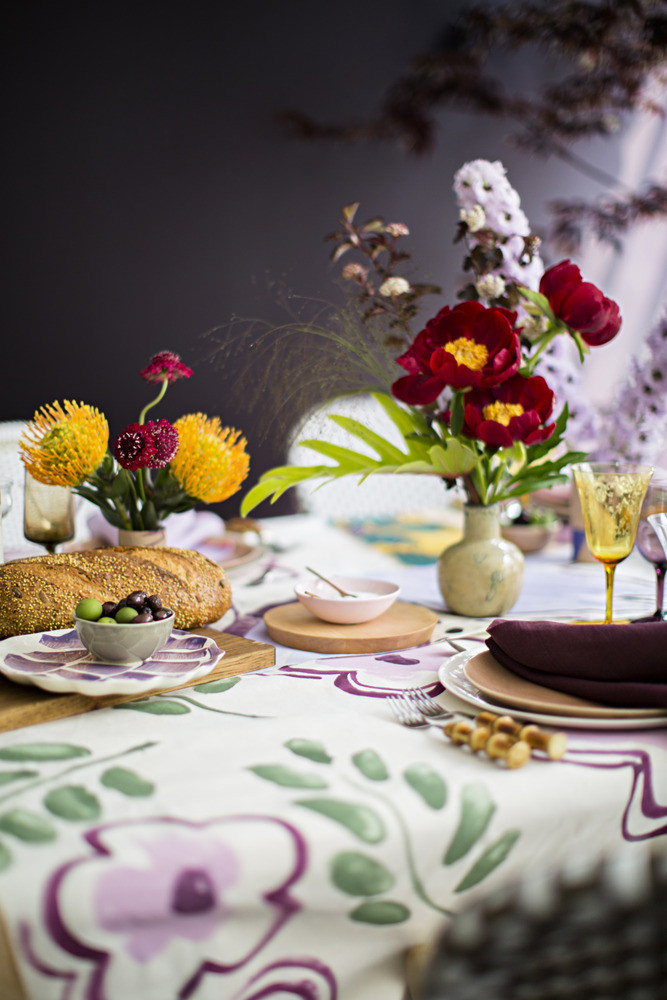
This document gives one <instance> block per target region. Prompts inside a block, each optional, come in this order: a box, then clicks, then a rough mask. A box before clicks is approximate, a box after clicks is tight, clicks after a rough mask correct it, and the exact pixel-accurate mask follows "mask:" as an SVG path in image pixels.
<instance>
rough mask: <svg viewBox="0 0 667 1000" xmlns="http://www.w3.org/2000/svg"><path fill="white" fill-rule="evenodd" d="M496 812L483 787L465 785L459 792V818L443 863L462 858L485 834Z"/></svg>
mask: <svg viewBox="0 0 667 1000" xmlns="http://www.w3.org/2000/svg"><path fill="white" fill-rule="evenodd" d="M495 811H496V807H495V805H494V803H493V802H492V801H491V796H490V795H489V793H488V791H487V789H486V786H485V785H466V786H465V787H464V789H463V791H462V792H461V818H460V819H459V825H458V826H457V828H456V832H455V833H454V836H453V838H452V841H451V843H450V845H449V847H448V848H447V853H446V854H445V859H444V863H445V864H446V865H452V864H454V862H455V861H458V860H459V859H460V858H462V857H464V856H465V855H466V854H467V853H468V851H469V850H470V849H471V848H472V847H473V846H474V845H475V844H476V843H477V841H478V840H479V838H480V837H481V836H482V835H483V834H484V833H485V831H486V828H487V827H488V825H489V823H490V822H491V817H492V816H493V814H494V812H495Z"/></svg>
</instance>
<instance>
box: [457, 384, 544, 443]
mask: <svg viewBox="0 0 667 1000" xmlns="http://www.w3.org/2000/svg"><path fill="white" fill-rule="evenodd" d="M465 403H466V405H465V410H464V423H463V432H464V433H465V434H467V435H468V436H469V437H473V438H477V439H478V440H479V441H483V442H484V444H486V445H489V446H490V447H491V448H510V447H511V445H512V443H513V442H514V441H524V442H525V443H526V444H537V443H538V442H539V441H546V439H547V438H549V437H551V435H552V434H553V430H554V426H555V424H553V423H551V424H548V425H547V426H544V423H545V421H546V420H548V419H549V417H550V416H551V411H552V410H553V405H554V394H553V392H552V391H551V389H550V388H549V386H548V385H547V383H546V382H545V380H544V379H543V378H542V376H541V375H533V376H532V377H531V378H524V377H523V375H513V376H512V378H510V379H508V380H507V382H503V383H502V385H498V386H496V387H495V388H493V389H473V390H472V392H469V393H466V396H465Z"/></svg>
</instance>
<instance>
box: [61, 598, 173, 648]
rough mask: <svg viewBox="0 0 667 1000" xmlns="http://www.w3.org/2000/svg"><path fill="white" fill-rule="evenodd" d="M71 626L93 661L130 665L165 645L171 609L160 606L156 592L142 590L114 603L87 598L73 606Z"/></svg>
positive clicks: (170, 625)
mask: <svg viewBox="0 0 667 1000" xmlns="http://www.w3.org/2000/svg"><path fill="white" fill-rule="evenodd" d="M74 627H75V628H76V631H77V635H78V636H79V639H80V640H81V642H82V643H83V645H84V646H85V647H86V649H87V650H88V652H89V653H91V654H92V655H93V656H94V657H95V659H96V660H98V661H100V662H102V663H118V664H122V665H124V666H132V665H133V664H139V663H143V662H144V661H145V660H149V659H150V658H151V656H153V655H154V654H155V653H157V651H158V650H159V649H161V648H162V646H164V644H165V643H166V642H167V639H168V638H169V636H170V635H171V633H172V629H173V627H174V612H173V611H172V610H171V608H164V607H162V601H161V600H160V598H159V597H158V596H157V595H156V594H153V595H151V596H148V595H147V594H145V593H144V592H143V591H141V590H134V591H132V593H131V594H128V595H127V597H124V598H123V599H122V600H120V601H117V602H113V601H106V602H104V603H102V602H100V601H97V600H95V599H94V598H92V597H86V598H84V599H83V600H81V601H79V603H78V604H77V606H76V608H75V609H74Z"/></svg>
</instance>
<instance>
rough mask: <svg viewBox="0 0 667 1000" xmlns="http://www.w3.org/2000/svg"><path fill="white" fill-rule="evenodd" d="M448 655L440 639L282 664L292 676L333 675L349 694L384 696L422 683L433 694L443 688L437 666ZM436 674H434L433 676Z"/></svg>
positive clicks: (337, 683)
mask: <svg viewBox="0 0 667 1000" xmlns="http://www.w3.org/2000/svg"><path fill="white" fill-rule="evenodd" d="M445 658H446V653H445V651H444V650H443V647H442V646H441V645H440V644H438V643H426V644H425V645H423V646H414V647H413V648H412V649H401V650H396V651H393V652H388V653H376V654H375V655H373V654H369V653H366V654H364V655H353V656H330V657H328V658H327V659H320V660H316V661H315V664H316V665H313V661H310V662H309V663H307V664H295V665H293V666H285V667H281V668H280V673H281V674H283V675H285V674H286V675H289V676H293V677H331V676H333V677H334V678H335V679H334V684H335V686H336V687H338V688H340V689H341V690H342V691H345V692H346V693H347V694H357V695H365V696H367V697H375V698H384V697H386V695H389V694H395V693H396V690H397V689H400V688H405V687H417V686H419V687H423V688H424V689H425V690H427V691H429V692H430V693H432V694H437V693H438V692H440V691H442V685H441V684H440V682H439V681H438V680H437V672H438V668H439V667H440V665H441V664H442V661H443V660H444V659H445ZM434 675H435V677H434Z"/></svg>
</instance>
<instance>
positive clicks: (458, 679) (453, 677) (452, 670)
mask: <svg viewBox="0 0 667 1000" xmlns="http://www.w3.org/2000/svg"><path fill="white" fill-rule="evenodd" d="M476 655H478V654H476V653H475V651H474V650H472V649H466V650H464V651H463V652H462V653H457V654H456V655H454V656H449V657H447V659H445V660H443V662H442V663H441V664H440V666H439V667H438V680H439V681H440V683H441V684H442V686H443V687H444V688H445V691H446V695H447V698H446V701H445V702H444V703H443V707H445V708H447V709H449V710H451V709H452V708H454V709H455V710H456V711H463V712H465V711H466V707H467V706H472V707H473V708H475V709H476V710H477V711H478V712H479V711H482V712H494V713H495V714H496V715H502V714H503V713H504V712H506V713H508V714H511V715H512V718H514V719H525V720H526V722H534V723H536V724H537V725H540V726H549V727H551V728H553V727H556V726H557V727H558V728H559V729H561V728H562V729H591V730H594V729H602V730H612V731H616V730H625V729H629V730H634V729H665V728H667V713H665V714H663V715H649V716H646V715H641V714H639V715H628V716H624V717H623V718H611V719H609V718H597V717H596V718H587V717H583V716H579V715H571V714H568V713H566V714H563V715H554V714H553V713H547V712H544V713H542V712H536V711H534V710H531V709H523V708H516V707H515V706H512V708H511V710H510V708H509V707H508V706H507V705H505V704H503V702H501V701H497V700H496V699H495V698H492V697H491V696H490V695H487V694H484V693H483V692H482V691H480V690H479V688H478V687H477V686H476V685H475V684H473V683H472V682H471V681H469V680H468V678H467V677H466V674H465V666H466V663H467V662H468V660H470V659H471V658H472V657H473V656H476ZM454 702H460V703H461V705H462V706H463V708H461V707H459V705H456V704H453V703H454Z"/></svg>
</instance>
